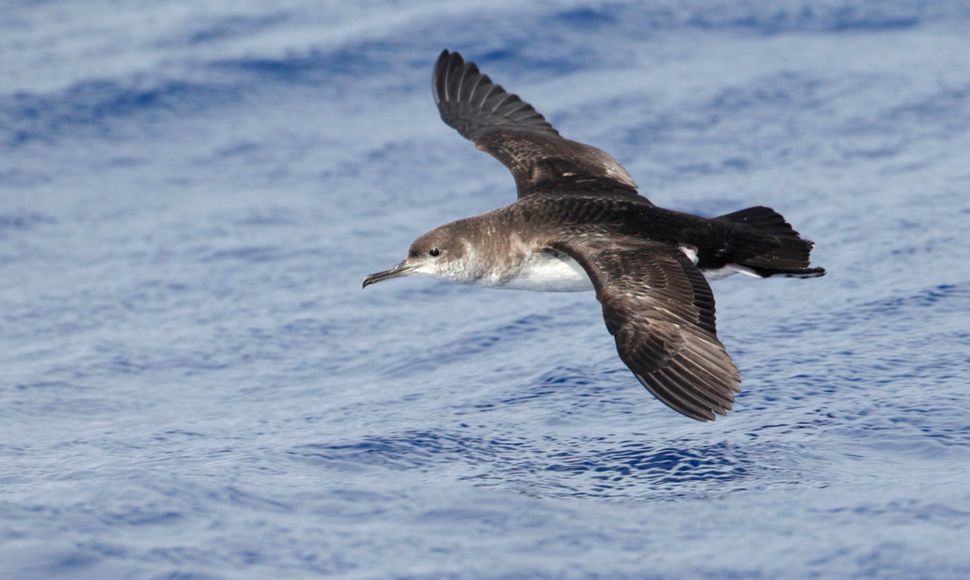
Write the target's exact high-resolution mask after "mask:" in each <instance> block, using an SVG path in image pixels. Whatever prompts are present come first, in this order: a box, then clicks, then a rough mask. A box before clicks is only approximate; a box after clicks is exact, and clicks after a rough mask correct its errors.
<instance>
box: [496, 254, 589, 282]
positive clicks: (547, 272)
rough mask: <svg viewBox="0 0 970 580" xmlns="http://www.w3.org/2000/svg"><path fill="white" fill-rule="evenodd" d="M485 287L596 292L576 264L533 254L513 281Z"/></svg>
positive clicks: (566, 258) (555, 256)
mask: <svg viewBox="0 0 970 580" xmlns="http://www.w3.org/2000/svg"><path fill="white" fill-rule="evenodd" d="M485 283H486V284H487V285H489V286H493V285H494V286H495V287H497V288H510V289H513V290H533V291H536V292H583V291H586V290H592V289H593V282H592V281H591V280H590V279H589V276H587V275H586V271H585V270H583V267H582V266H580V265H579V264H578V263H577V262H576V260H573V259H572V258H570V257H569V256H566V255H565V254H553V253H549V252H539V253H535V254H532V255H531V256H530V257H529V258H528V259H527V260H526V261H525V263H524V264H523V265H522V268H521V269H520V270H519V271H518V272H517V273H516V275H515V276H514V277H512V278H511V279H508V280H506V281H504V282H497V281H496V283H494V284H489V283H488V282H485Z"/></svg>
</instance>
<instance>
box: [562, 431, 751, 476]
mask: <svg viewBox="0 0 970 580" xmlns="http://www.w3.org/2000/svg"><path fill="white" fill-rule="evenodd" d="M549 459H550V464H549V465H547V466H546V470H547V471H555V472H558V473H563V474H568V475H573V476H576V475H588V476H590V477H591V478H592V479H596V480H602V481H611V482H620V481H623V480H624V479H626V478H628V477H631V476H637V477H646V478H647V479H649V480H651V481H653V482H655V483H657V484H676V483H680V482H688V481H711V480H717V481H730V480H734V479H739V478H743V477H745V476H747V475H748V474H749V473H750V470H749V469H748V467H747V463H749V460H748V459H746V458H745V453H744V451H743V450H742V449H741V448H739V447H735V446H731V445H728V444H726V443H718V444H715V445H706V446H702V447H695V448H676V447H663V448H659V449H658V448H656V447H654V446H651V445H649V444H647V443H644V442H640V441H627V442H623V443H622V444H621V445H620V446H619V448H617V449H597V450H596V452H595V453H585V454H580V455H576V454H574V453H572V452H560V453H555V454H553V455H551V456H550V458H549Z"/></svg>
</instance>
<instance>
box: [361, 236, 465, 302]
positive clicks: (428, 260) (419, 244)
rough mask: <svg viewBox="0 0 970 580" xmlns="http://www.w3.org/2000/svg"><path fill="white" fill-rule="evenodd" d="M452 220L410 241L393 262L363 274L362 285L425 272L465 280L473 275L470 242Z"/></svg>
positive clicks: (463, 281)
mask: <svg viewBox="0 0 970 580" xmlns="http://www.w3.org/2000/svg"><path fill="white" fill-rule="evenodd" d="M459 223H460V222H452V223H450V224H446V225H443V226H441V227H438V228H435V229H433V230H431V231H430V232H428V233H426V234H423V235H421V237H419V238H418V239H416V240H414V241H413V242H412V243H411V247H410V248H409V249H408V256H407V258H404V259H403V260H401V262H400V263H398V264H397V265H396V266H394V267H393V268H391V269H389V270H385V271H383V272H377V273H376V274H371V275H370V276H368V277H366V278H364V284H363V287H364V288H366V287H368V286H370V285H371V284H376V283H378V282H383V281H384V280H390V279H391V278H398V277H400V276H428V277H431V278H438V279H442V280H447V281H449V282H458V283H468V282H471V281H473V280H474V279H475V278H476V274H475V272H474V270H473V268H472V267H471V266H472V264H471V262H472V257H473V254H474V252H473V251H472V245H471V243H470V241H469V240H468V239H467V238H466V237H464V236H463V235H462V234H461V232H460V230H461V227H460V226H459Z"/></svg>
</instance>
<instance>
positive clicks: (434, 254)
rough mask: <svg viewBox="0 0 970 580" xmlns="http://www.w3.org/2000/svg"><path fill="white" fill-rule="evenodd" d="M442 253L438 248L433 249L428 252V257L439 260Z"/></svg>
mask: <svg viewBox="0 0 970 580" xmlns="http://www.w3.org/2000/svg"><path fill="white" fill-rule="evenodd" d="M440 253H441V250H439V249H438V248H431V249H430V250H428V255H429V256H431V257H432V258H437V257H438V254H440Z"/></svg>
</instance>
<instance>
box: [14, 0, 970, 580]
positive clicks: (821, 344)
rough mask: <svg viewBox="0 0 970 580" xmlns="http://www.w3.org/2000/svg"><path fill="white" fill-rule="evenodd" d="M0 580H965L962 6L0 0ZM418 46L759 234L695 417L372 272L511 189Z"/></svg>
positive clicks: (727, 305)
mask: <svg viewBox="0 0 970 580" xmlns="http://www.w3.org/2000/svg"><path fill="white" fill-rule="evenodd" d="M2 4H3V8H2V10H0V577H2V578H18V579H19V578H56V577H66V578H301V577H314V576H320V575H335V576H346V577H361V578H384V577H401V578H424V577H428V578H431V577H448V578H492V577H496V578H497V577H502V578H518V577H557V578H558V577H603V578H624V577H626V578H697V577H707V578H718V579H722V578H778V577H786V578H804V577H833V578H834V577H838V578H862V577H878V578H967V577H970V384H968V381H970V248H968V237H970V58H968V55H970V34H968V32H967V31H968V30H970V4H968V3H967V2H959V1H950V0H942V1H933V2H929V1H918V0H889V1H871V2H865V1H850V2H808V1H799V0H785V1H769V0H764V1H755V0H742V1H738V0H716V1H712V2H704V3H693V2H677V1H672V0H662V1H659V2H651V3H649V4H648V3H641V2H633V1H629V2H623V1H620V2H609V3H605V2H596V3H579V2H561V3H556V4H552V3H535V4H532V3H526V2H518V1H505V0H503V1H487V2H486V1H474V2H460V3H457V2H440V3H439V2H419V1H415V2H399V1H393V0H382V1H366V2H359V3H350V2H336V1H323V2H320V1H314V2H310V1H305V2H257V1H255V0H248V1H236V0H211V1H205V2H199V1H194V0H192V1H189V0H182V1H173V2H123V1H106V0H86V1H84V2H76V1H75V2H71V1H67V0H48V1H24V0H5V1H4V2H3V3H2ZM443 48H449V49H452V50H459V51H461V52H462V53H463V54H464V55H465V56H466V57H467V58H469V59H472V60H474V61H476V62H477V63H478V64H479V65H481V67H482V68H483V70H484V71H485V72H487V73H488V74H489V75H490V76H492V78H494V79H495V80H497V81H498V82H500V83H502V84H503V85H505V86H506V87H507V88H509V89H510V90H512V91H514V92H517V93H519V94H521V95H522V96H523V97H524V98H525V99H527V100H528V101H530V102H531V103H532V104H534V105H535V106H536V108H537V109H538V110H539V111H540V112H542V113H544V114H545V115H546V116H547V118H549V119H550V120H551V121H552V122H553V123H554V124H555V125H556V126H557V127H558V128H559V129H560V131H561V132H562V133H563V134H564V135H566V136H567V137H570V138H573V139H578V140H581V141H584V142H587V143H591V144H595V145H597V146H599V147H601V148H603V149H605V150H607V151H609V152H611V153H612V154H613V155H614V156H615V157H616V158H617V159H618V160H620V162H621V163H623V164H624V165H625V166H626V168H627V169H628V170H629V172H630V174H631V175H632V176H633V177H634V179H635V180H637V182H638V183H639V184H640V186H641V191H642V192H643V194H644V195H646V196H648V197H649V198H650V199H651V200H653V201H654V202H655V203H657V204H658V205H662V206H666V207H671V208H674V209H679V210H684V211H690V212H694V213H699V214H703V215H717V214H722V213H726V212H729V211H733V210H737V209H740V208H743V207H747V206H751V205H769V206H771V207H774V208H776V209H777V210H778V211H780V212H782V213H783V214H784V215H785V216H786V217H787V218H788V219H789V220H790V221H791V222H792V223H793V224H794V225H795V227H796V228H797V229H798V230H799V231H801V232H802V234H803V235H805V236H806V237H808V238H810V239H813V240H814V241H815V242H816V244H817V246H816V249H815V251H814V254H813V258H814V262H815V264H817V265H821V266H824V267H825V268H827V269H828V275H827V276H826V277H824V278H820V279H815V280H791V279H780V280H776V279H772V280H755V279H752V278H748V277H744V276H735V277H733V278H730V279H727V280H724V281H720V282H716V283H715V284H714V290H715V294H716V296H717V300H718V322H719V333H720V337H721V339H722V340H723V342H724V343H725V345H726V346H727V348H728V349H729V351H730V352H731V353H732V354H733V356H734V357H735V360H736V361H737V363H738V366H739V367H740V369H741V371H742V374H743V378H744V382H743V386H744V392H743V393H742V394H741V395H740V397H739V398H738V401H737V405H736V410H735V411H734V412H733V413H732V414H730V415H729V416H728V417H726V418H723V419H719V420H718V421H717V422H714V423H696V422H693V421H690V420H687V419H685V418H684V417H681V416H679V415H677V414H675V413H674V412H672V411H670V410H669V409H667V408H666V407H665V406H664V405H662V404H661V403H659V402H658V401H656V400H655V399H653V397H651V396H650V395H649V394H648V393H647V392H646V391H645V390H644V389H643V388H642V387H641V386H640V385H639V384H637V382H636V381H635V379H634V378H633V376H632V375H631V374H630V373H629V371H628V370H627V369H626V368H625V367H624V366H623V365H622V363H621V362H620V361H619V358H618V357H617V355H616V352H615V349H614V345H613V341H612V338H611V337H610V336H609V334H608V333H607V331H606V329H605V326H604V324H603V320H602V317H601V311H600V308H599V305H598V304H597V302H596V300H595V296H594V295H593V294H592V293H575V294H540V293H527V292H515V291H497V290H482V289H476V288H469V287H459V286H448V285H446V284H442V283H436V282H434V281H430V280H415V279H411V280H400V281H395V282H392V283H388V284H382V285H380V286H375V287H373V288H368V289H367V291H366V292H362V291H361V289H360V283H361V280H362V279H363V277H364V276H365V275H366V274H368V273H371V272H375V271H378V270H382V269H384V268H387V267H389V266H391V265H392V264H394V263H396V262H397V261H399V260H400V259H401V258H402V257H403V256H404V254H405V251H406V248H407V245H408V244H409V243H410V241H411V240H412V239H413V238H414V237H416V236H417V235H419V234H420V233H422V232H424V231H425V230H427V229H430V228H432V227H434V226H436V225H439V224H442V223H444V222H447V221H450V220H453V219H456V218H459V217H465V216H469V215H473V214H476V213H480V212H483V211H486V210H489V209H493V208H496V207H500V206H502V205H505V204H507V203H509V202H511V201H512V200H513V199H514V195H515V194H514V185H513V182H512V179H511V177H510V176H509V174H508V173H507V172H506V171H505V169H504V168H503V167H502V166H501V165H500V164H499V163H498V162H496V161H495V160H493V159H491V158H489V157H488V156H487V155H484V154H482V153H480V152H478V151H476V150H475V148H474V147H473V146H472V145H471V144H470V143H468V142H466V141H465V140H464V139H462V138H461V137H460V136H459V135H458V134H457V133H455V132H454V131H453V130H451V129H450V128H448V127H446V126H445V125H444V124H443V123H441V122H440V120H439V119H438V114H437V111H436V109H435V107H434V104H433V101H432V98H431V91H430V75H431V69H432V65H433V63H434V60H435V58H436V57H437V55H438V53H439V52H440V51H441V50H442V49H443Z"/></svg>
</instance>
